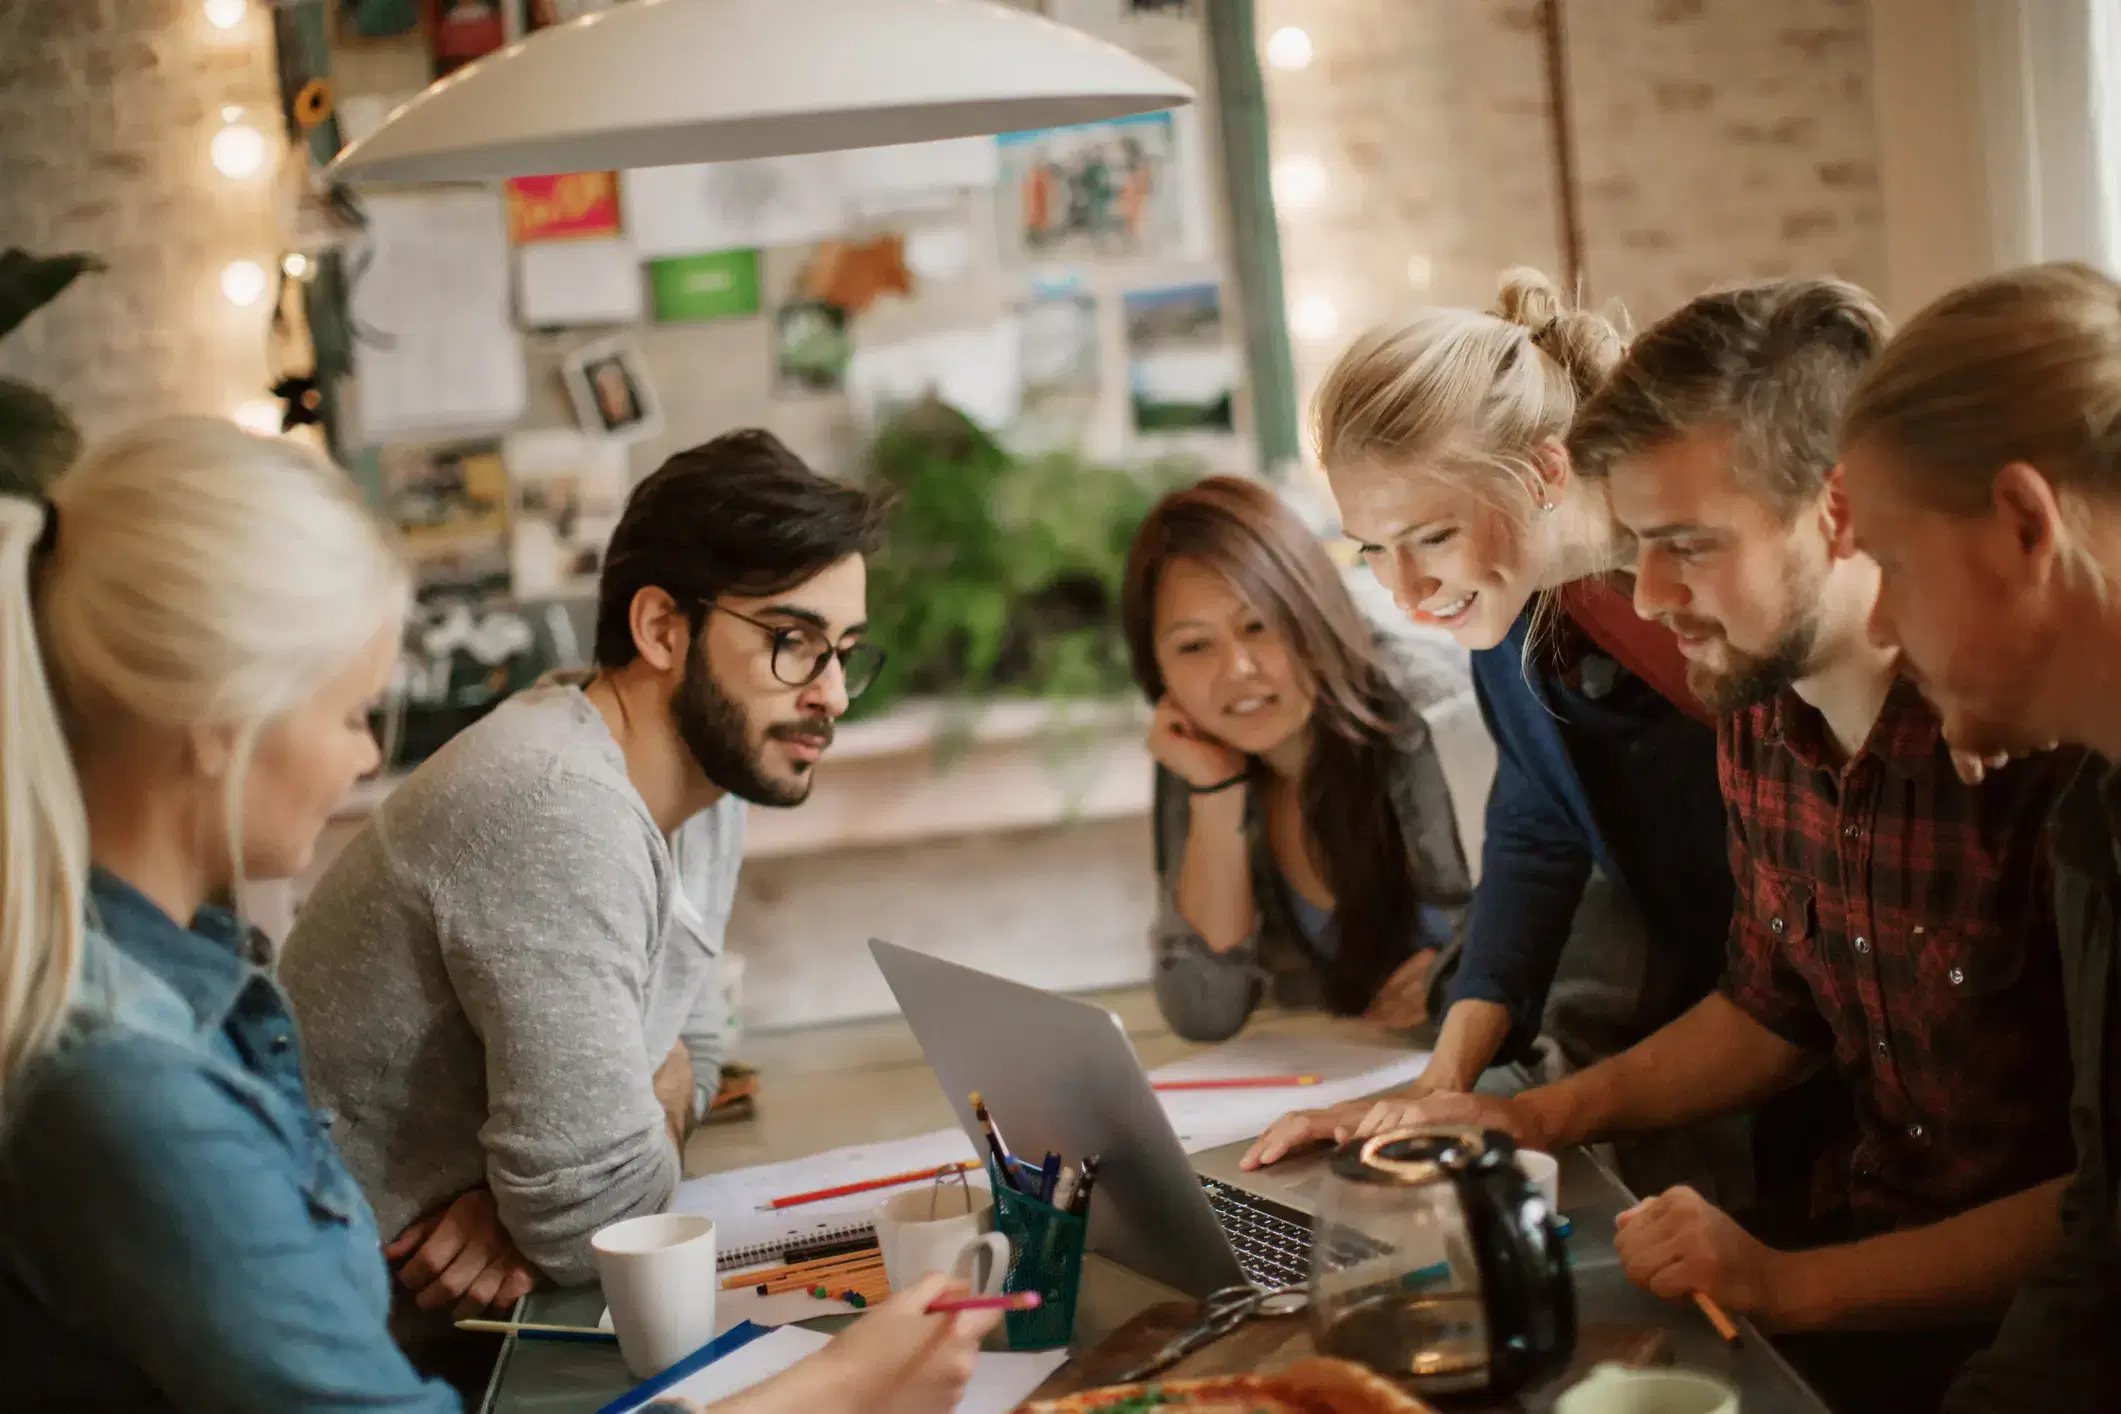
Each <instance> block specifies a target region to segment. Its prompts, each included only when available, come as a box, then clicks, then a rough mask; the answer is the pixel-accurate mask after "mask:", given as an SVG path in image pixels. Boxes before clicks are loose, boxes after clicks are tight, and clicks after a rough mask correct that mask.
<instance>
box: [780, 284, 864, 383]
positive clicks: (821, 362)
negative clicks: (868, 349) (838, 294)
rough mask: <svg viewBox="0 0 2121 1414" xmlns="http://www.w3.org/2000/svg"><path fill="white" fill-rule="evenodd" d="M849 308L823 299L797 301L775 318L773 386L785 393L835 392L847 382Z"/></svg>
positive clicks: (851, 345) (849, 351)
mask: <svg viewBox="0 0 2121 1414" xmlns="http://www.w3.org/2000/svg"><path fill="white" fill-rule="evenodd" d="M853 352H854V344H853V341H852V340H851V339H849V338H848V336H847V311H846V310H844V309H841V308H839V307H838V306H837V305H830V304H826V303H825V302H824V301H822V300H814V299H812V300H795V301H792V302H790V303H788V304H784V305H782V306H781V307H780V310H779V312H777V313H776V314H775V315H774V317H773V357H774V385H775V386H776V387H777V388H778V389H779V390H780V391H781V392H783V393H798V394H801V393H836V392H838V391H839V390H840V389H841V388H842V387H844V386H845V385H846V381H847V359H848V357H849V356H850V355H851V354H852V353H853Z"/></svg>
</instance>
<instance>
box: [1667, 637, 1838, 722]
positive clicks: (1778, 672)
mask: <svg viewBox="0 0 2121 1414" xmlns="http://www.w3.org/2000/svg"><path fill="white" fill-rule="evenodd" d="M1671 622H1673V623H1674V624H1687V625H1689V626H1690V627H1691V628H1692V629H1694V630H1695V631H1699V630H1700V629H1701V628H1703V627H1706V626H1705V625H1701V624H1695V623H1691V622H1690V621H1688V620H1684V619H1680V620H1672V621H1671ZM1818 646H1819V620H1818V616H1817V615H1816V614H1812V613H1807V614H1805V615H1804V617H1803V618H1802V619H1801V620H1800V621H1799V622H1798V623H1797V624H1796V625H1795V626H1794V627H1792V628H1791V629H1790V630H1789V632H1787V633H1785V634H1784V635H1783V636H1782V639H1781V641H1779V642H1778V643H1776V645H1775V646H1774V647H1773V648H1772V649H1770V650H1769V651H1768V652H1767V653H1766V654H1764V655H1762V656H1759V657H1755V656H1754V655H1753V654H1750V653H1741V652H1739V651H1738V650H1737V649H1736V648H1733V647H1731V645H1730V642H1729V641H1728V640H1724V641H1723V643H1722V648H1723V657H1724V661H1723V662H1722V663H1720V664H1717V665H1715V666H1711V665H1710V664H1707V663H1702V662H1692V663H1688V664H1687V667H1686V685H1687V687H1688V689H1689V690H1690V691H1692V692H1693V694H1694V696H1695V697H1697V698H1698V699H1700V701H1701V705H1702V706H1704V707H1706V708H1708V709H1709V711H1711V712H1713V713H1715V714H1716V715H1717V716H1719V717H1720V716H1722V715H1723V714H1724V713H1726V712H1736V711H1738V710H1740V709H1741V708H1745V707H1754V706H1758V705H1759V704H1760V703H1762V702H1768V701H1772V700H1773V699H1774V698H1775V697H1776V696H1778V695H1779V694H1780V693H1781V692H1782V691H1783V690H1784V689H1785V688H1787V687H1789V685H1790V684H1792V683H1794V682H1796V681H1797V680H1798V679H1799V678H1801V677H1803V676H1805V675H1806V674H1807V673H1809V672H1810V671H1811V669H1812V662H1813V657H1814V655H1815V653H1816V652H1817V650H1818Z"/></svg>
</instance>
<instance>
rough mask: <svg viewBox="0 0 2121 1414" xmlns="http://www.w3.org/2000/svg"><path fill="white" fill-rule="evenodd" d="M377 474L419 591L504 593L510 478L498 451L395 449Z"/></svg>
mask: <svg viewBox="0 0 2121 1414" xmlns="http://www.w3.org/2000/svg"><path fill="white" fill-rule="evenodd" d="M381 470H382V473H383V486H384V494H385V497H386V505H387V506H388V508H389V513H390V519H391V521H392V523H393V524H395V525H396V526H397V528H398V532H399V534H400V535H401V536H402V537H403V538H404V542H405V549H406V555H407V557H408V558H409V559H410V560H411V561H412V562H413V568H414V576H415V578H416V579H417V580H418V582H419V585H420V587H421V589H422V590H431V589H450V590H463V591H478V592H486V591H494V590H501V591H505V590H506V589H507V586H508V545H507V538H506V536H507V529H508V473H507V471H506V470H505V468H504V467H503V465H502V462H501V449H500V445H499V444H498V443H495V442H466V443H458V444H453V445H447V446H427V447H414V446H393V447H389V448H387V449H386V450H385V451H384V453H383V457H382V467H381Z"/></svg>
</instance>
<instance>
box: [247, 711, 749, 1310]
mask: <svg viewBox="0 0 2121 1414" xmlns="http://www.w3.org/2000/svg"><path fill="white" fill-rule="evenodd" d="M743 852H744V806H743V803H742V802H741V801H739V800H737V799H735V798H734V797H725V798H724V799H723V800H722V801H721V802H720V803H719V804H718V805H716V806H714V807H713V808H712V809H709V810H706V811H703V812H701V813H700V814H699V815H697V816H694V817H693V818H692V819H691V820H690V821H688V822H687V823H686V824H685V825H684V826H683V827H681V828H680V829H679V831H678V832H677V834H676V835H675V836H674V837H672V838H671V839H669V840H666V839H665V837H664V836H663V835H662V833H661V832H660V831H659V830H658V829H657V828H656V823H655V820H654V818H653V817H652V816H651V815H650V814H649V813H648V807H647V805H646V803H645V802H644V801H643V800H642V799H641V796H640V793H639V792H638V791H636V790H635V789H634V787H633V784H632V782H631V781H630V780H629V779H628V778H627V774H626V761H625V757H624V755H623V754H622V753H621V752H620V750H619V746H618V743H617V742H616V741H614V740H613V738H612V736H611V733H610V731H609V730H608V729H607V728H606V727H605V724H604V720H603V718H602V717H601V716H600V715H599V714H598V712H597V710H596V708H595V707H594V705H592V704H591V703H590V701H589V700H588V699H587V698H586V697H584V696H583V695H582V693H581V691H580V689H579V688H578V687H575V686H572V685H551V686H543V687H539V688H535V689H532V690H530V691H528V692H524V693H521V694H519V695H517V696H516V697H514V698H512V699H510V700H509V701H507V702H505V703H503V704H502V705H501V706H500V707H499V708H497V709H495V711H494V712H493V713H492V714H491V715H489V716H487V717H486V718H485V719H484V720H482V721H480V722H479V723H478V724H477V725H475V726H473V727H471V728H470V729H468V730H467V731H465V732H463V733H462V734H460V735H459V736H458V737H456V738H455V739H454V740H453V741H451V742H450V743H449V744H448V745H447V746H445V747H444V748H443V749H442V750H441V751H440V752H438V753H436V755H435V756H434V757H433V758H432V759H430V760H429V761H428V762H426V763H425V764H424V765H422V766H421V767H420V768H419V769H418V770H417V771H415V772H413V774H412V775H411V777H409V778H408V779H407V780H406V781H405V782H404V783H403V784H402V785H400V786H399V787H398V788H397V789H396V790H395V791H393V792H392V793H391V795H390V797H389V799H388V800H387V801H385V803H384V804H383V806H382V808H381V810H380V811H378V813H377V815H376V818H375V820H374V821H373V822H372V823H371V824H370V826H369V828H368V829H367V830H365V831H363V832H362V834H361V835H360V837H359V838H358V839H356V840H355V841H354V842H353V843H352V844H350V845H348V846H347V847H346V850H345V852H344V853H343V854H341V855H340V856H339V858H338V859H337V860H335V861H334V862H333V863H332V865H331V868H330V869H329V870H328V871H327V872H326V873H325V876H324V878H323V880H322V881H321V882H320V883H319V884H318V886H317V888H316V890H315V892H313V893H312V894H311V895H310V896H309V898H308V899H307V901H306V902H305V903H304V904H303V906H302V909H301V913H300V916H299V917H298V918H297V920H296V923H295V927H294V931H293V933H292V934H291V936H290V937H289V939H288V943H287V948H286V951H285V953H284V955H283V957H282V959H281V964H280V975H281V978H282V980H283V981H284V982H285V984H286V986H287V990H288V992H289V994H290V995H291V996H292V997H293V999H294V1003H295V1009H296V1013H297V1017H298V1019H299V1021H300V1023H301V1027H302V1039H303V1046H304V1050H305V1053H306V1058H307V1063H308V1067H309V1076H310V1085H311V1090H312V1092H313V1094H314V1097H315V1100H316V1102H317V1103H318V1104H319V1105H320V1106H324V1107H327V1108H329V1109H331V1110H333V1111H336V1113H337V1123H336V1125H335V1127H334V1129H333V1131H332V1133H333V1137H334V1138H335V1139H336V1140H337V1142H338V1145H339V1148H340V1150H341V1152H342V1153H343V1154H344V1155H345V1157H346V1162H347V1164H348V1165H349V1166H350V1167H351V1168H352V1170H353V1173H354V1176H355V1177H356V1178H357V1179H359V1180H360V1183H361V1186H362V1187H363V1189H365V1190H366V1191H367V1194H368V1197H369V1201H370V1202H371V1203H372V1204H373V1205H374V1207H375V1210H376V1217H377V1220H378V1223H379V1224H380V1226H381V1228H382V1231H383V1235H384V1238H385V1240H386V1241H388V1240H389V1239H390V1238H391V1237H393V1236H394V1235H396V1234H397V1233H398V1232H399V1231H401V1230H402V1229H404V1228H405V1227H406V1226H407V1225H408V1224H410V1223H411V1222H412V1221H413V1220H414V1219H416V1218H418V1217H420V1216H421V1215H422V1214H424V1213H426V1212H429V1211H430V1210H432V1209H434V1208H436V1207H438V1206H439V1205H441V1204H443V1203H445V1202H447V1201H449V1200H450V1199H452V1198H454V1197H455V1196H456V1195H458V1194H460V1193H463V1192H465V1191H466V1190H468V1189H471V1188H475V1187H477V1186H479V1185H480V1184H486V1185H488V1186H490V1187H491V1188H492V1190H493V1194H494V1197H495V1199H496V1201H497V1203H498V1206H499V1210H500V1215H501V1218H502V1221H503V1222H504V1223H505V1224H506V1226H507V1228H508V1231H509V1233H510V1235H511V1236H512V1237H513V1238H514V1239H515V1242H516V1245H517V1247H518V1248H520V1249H521V1250H522V1252H523V1254H524V1255H525V1256H527V1257H529V1258H530V1259H531V1260H532V1261H534V1262H536V1263H537V1264H538V1266H540V1267H541V1268H543V1269H544V1270H545V1272H546V1273H547V1275H549V1276H551V1277H552V1278H553V1279H554V1280H556V1281H560V1282H565V1283H573V1282H583V1281H587V1280H589V1279H590V1278H591V1276H592V1275H593V1274H594V1268H593V1262H592V1258H591V1254H590V1250H589V1238H590V1235H591V1234H592V1233H594V1232H595V1231H596V1230H597V1229H598V1228H600V1227H602V1226H604V1225H605V1224H607V1223H611V1222H616V1221H618V1220H619V1219H621V1218H626V1217H632V1216H635V1215H637V1214H642V1213H651V1212H657V1211H660V1210H661V1209H662V1208H663V1206H664V1205H665V1204H666V1203H668V1202H669V1199H670V1196H671V1193H672V1191H673V1190H674V1189H675V1187H676V1185H677V1181H678V1176H679V1155H678V1154H677V1152H676V1151H675V1150H674V1149H673V1147H672V1145H671V1142H670V1139H669V1136H668V1134H667V1133H666V1131H665V1128H664V1118H663V1111H662V1108H661V1106H660V1105H659V1104H658V1103H657V1101H656V1098H655V1092H654V1088H653V1084H652V1080H653V1076H654V1073H655V1070H656V1067H657V1066H658V1065H660V1064H661V1063H662V1061H663V1060H664V1058H665V1057H666V1056H667V1055H668V1054H669V1052H670V1050H671V1048H672V1047H673V1046H674V1045H675V1044H676V1043H677V1042H678V1041H679V1039H680V1037H681V1035H683V1034H685V1033H686V1032H688V1031H693V1032H698V1031H699V1030H701V1029H702V1026H703V1024H704V1022H705V1019H706V1018H710V1017H717V1016H719V1014H720V1012H721V998H720V996H719V995H718V992H719V988H718V986H717V985H716V981H717V974H718V960H719V955H720V953H721V948H722V933H723V927H724V925H725V923H726V922H727V920H728V917H729V908H730V905H731V903H732V902H733V901H734V897H735V892H736V879H737V871H738V867H739V865H740V863H741V861H742V858H743ZM696 1017H697V1018H700V1019H701V1022H700V1023H699V1024H696V1023H695V1018H696Z"/></svg>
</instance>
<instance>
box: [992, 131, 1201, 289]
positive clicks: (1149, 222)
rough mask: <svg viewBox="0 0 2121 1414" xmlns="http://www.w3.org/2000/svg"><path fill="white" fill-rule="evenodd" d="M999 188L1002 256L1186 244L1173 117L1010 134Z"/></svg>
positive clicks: (1153, 249) (1018, 259)
mask: <svg viewBox="0 0 2121 1414" xmlns="http://www.w3.org/2000/svg"><path fill="white" fill-rule="evenodd" d="M995 141H996V143H997V145H998V151H999V153H1000V158H1001V180H1000V182H999V184H998V185H997V186H996V188H995V190H996V193H997V200H998V202H999V206H998V208H997V211H996V216H997V220H996V223H995V225H996V230H997V231H998V232H999V233H1000V238H1001V245H1002V258H1003V259H1004V260H1005V261H1007V262H1010V263H1012V264H1022V263H1024V262H1026V261H1049V260H1085V259H1100V258H1106V259H1109V258H1124V257H1142V256H1175V255H1178V254H1179V253H1181V252H1182V250H1183V249H1184V246H1185V244H1186V240H1187V217H1186V212H1185V209H1184V205H1185V200H1186V192H1185V182H1184V178H1183V173H1182V171H1181V169H1180V161H1179V142H1178V130H1177V127H1176V125H1175V124H1173V122H1172V120H1171V115H1170V114H1169V113H1144V114H1141V115H1140V116H1137V117H1132V118H1121V119H1118V120H1117V121H1114V122H1108V123H1081V124H1078V125H1076V126H1074V127H1067V128H1041V129H1037V130H1035V131H1032V132H1023V133H1004V134H1002V135H1001V136H1000V137H999V138H996V139H995Z"/></svg>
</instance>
